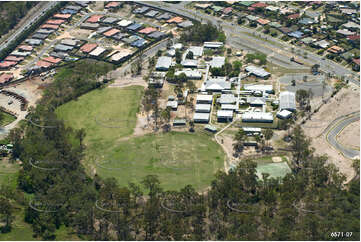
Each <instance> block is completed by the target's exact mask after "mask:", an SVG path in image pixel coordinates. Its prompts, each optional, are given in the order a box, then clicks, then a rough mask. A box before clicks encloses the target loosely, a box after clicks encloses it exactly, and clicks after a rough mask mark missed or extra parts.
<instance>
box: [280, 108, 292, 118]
mask: <svg viewBox="0 0 361 242" xmlns="http://www.w3.org/2000/svg"><path fill="white" fill-rule="evenodd" d="M291 114H292V112H290V111H288V110H286V109H283V110H282V111H279V112H278V113H277V116H279V117H281V118H289V117H290V116H291Z"/></svg>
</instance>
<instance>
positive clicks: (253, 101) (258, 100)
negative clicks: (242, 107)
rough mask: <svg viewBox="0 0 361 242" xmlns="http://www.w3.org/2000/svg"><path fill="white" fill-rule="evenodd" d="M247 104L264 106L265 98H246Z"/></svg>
mask: <svg viewBox="0 0 361 242" xmlns="http://www.w3.org/2000/svg"><path fill="white" fill-rule="evenodd" d="M247 103H249V104H251V105H265V104H266V98H264V97H247Z"/></svg>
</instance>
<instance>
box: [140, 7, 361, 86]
mask: <svg viewBox="0 0 361 242" xmlns="http://www.w3.org/2000/svg"><path fill="white" fill-rule="evenodd" d="M141 3H142V4H144V5H148V6H151V7H157V8H160V9H162V10H164V11H168V12H173V13H176V14H180V15H184V16H186V17H189V18H192V19H196V20H199V21H200V22H207V21H210V22H211V23H212V24H214V25H217V26H221V27H222V28H223V30H224V31H225V33H226V35H227V37H228V41H229V42H230V43H231V44H234V43H235V42H236V41H239V42H242V43H243V45H248V46H253V48H254V49H257V50H258V51H260V52H263V53H266V54H270V52H274V53H275V54H274V57H276V58H278V59H280V58H281V59H287V58H290V57H292V56H295V54H293V53H291V49H292V48H294V52H298V51H300V53H304V52H307V56H308V58H307V59H305V58H303V57H302V56H298V58H299V59H300V60H301V61H302V62H304V63H306V64H308V65H310V66H312V65H313V64H319V65H320V70H321V71H324V72H325V73H331V74H333V75H337V76H340V77H341V76H344V77H345V79H346V80H349V81H351V82H353V83H354V84H356V85H358V86H359V85H360V81H359V76H358V74H357V73H355V72H353V71H351V70H349V69H347V68H345V67H344V66H342V65H339V64H337V63H335V62H333V61H330V60H327V59H325V60H323V59H322V58H323V57H321V56H319V55H316V54H314V53H312V52H309V51H305V50H304V49H300V48H298V47H295V46H293V45H290V44H288V43H286V42H283V41H281V40H279V39H276V38H273V37H271V36H266V35H263V34H261V33H258V32H256V31H255V30H253V29H249V28H246V27H243V26H238V25H237V24H234V23H228V22H226V21H223V20H221V19H218V18H216V17H214V16H209V15H207V14H204V13H201V12H199V11H196V10H193V9H192V10H190V9H186V8H185V6H184V4H167V5H165V3H164V2H141ZM245 33H248V35H247V34H245ZM253 33H254V34H256V35H258V36H261V37H262V36H263V38H264V39H267V41H261V40H260V39H257V38H255V37H253V36H250V35H252V34H253ZM246 42H249V43H246ZM266 49H267V50H266ZM290 65H292V64H290Z"/></svg>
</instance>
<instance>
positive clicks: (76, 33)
mask: <svg viewBox="0 0 361 242" xmlns="http://www.w3.org/2000/svg"><path fill="white" fill-rule="evenodd" d="M91 33H92V31H91V30H87V29H80V28H76V29H73V30H71V31H69V34H70V35H71V36H73V37H74V38H77V39H86V38H88V36H89V35H90V34H91Z"/></svg>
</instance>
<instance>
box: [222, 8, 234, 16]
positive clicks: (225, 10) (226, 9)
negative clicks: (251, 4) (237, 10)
mask: <svg viewBox="0 0 361 242" xmlns="http://www.w3.org/2000/svg"><path fill="white" fill-rule="evenodd" d="M232 10H233V8H231V7H228V8H224V9H223V13H224V14H229V13H230V12H232Z"/></svg>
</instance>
